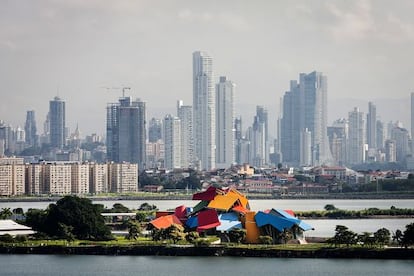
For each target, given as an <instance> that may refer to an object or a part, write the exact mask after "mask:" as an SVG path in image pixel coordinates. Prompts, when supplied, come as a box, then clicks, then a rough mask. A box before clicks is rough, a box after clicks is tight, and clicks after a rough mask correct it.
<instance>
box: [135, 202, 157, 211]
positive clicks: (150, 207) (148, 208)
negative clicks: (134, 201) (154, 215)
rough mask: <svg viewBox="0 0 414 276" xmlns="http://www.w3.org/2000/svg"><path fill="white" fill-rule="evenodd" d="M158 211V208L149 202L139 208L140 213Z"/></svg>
mask: <svg viewBox="0 0 414 276" xmlns="http://www.w3.org/2000/svg"><path fill="white" fill-rule="evenodd" d="M156 209H157V206H155V205H151V204H149V203H147V202H144V203H142V204H141V205H140V206H139V208H138V210H139V211H153V210H156Z"/></svg>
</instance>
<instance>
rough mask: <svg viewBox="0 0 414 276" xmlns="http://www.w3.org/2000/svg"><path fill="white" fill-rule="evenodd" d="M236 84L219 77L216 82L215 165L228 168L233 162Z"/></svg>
mask: <svg viewBox="0 0 414 276" xmlns="http://www.w3.org/2000/svg"><path fill="white" fill-rule="evenodd" d="M235 87H236V85H235V84H234V83H233V82H232V81H230V80H227V79H226V77H220V82H219V83H217V84H216V137H217V138H216V167H217V168H223V169H224V168H229V167H230V166H231V165H232V164H233V163H234V162H235V152H234V149H235V148H234V146H235V133H234V119H235V113H234V97H235V95H234V93H235V91H234V90H235Z"/></svg>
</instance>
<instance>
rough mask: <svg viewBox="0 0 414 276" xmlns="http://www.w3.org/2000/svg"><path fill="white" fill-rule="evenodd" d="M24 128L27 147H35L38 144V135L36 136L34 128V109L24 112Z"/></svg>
mask: <svg viewBox="0 0 414 276" xmlns="http://www.w3.org/2000/svg"><path fill="white" fill-rule="evenodd" d="M24 130H25V132H26V137H25V138H26V145H27V146H28V147H35V146H38V144H39V141H38V136H37V128H36V118H35V111H34V110H28V111H27V113H26V123H25V125H24Z"/></svg>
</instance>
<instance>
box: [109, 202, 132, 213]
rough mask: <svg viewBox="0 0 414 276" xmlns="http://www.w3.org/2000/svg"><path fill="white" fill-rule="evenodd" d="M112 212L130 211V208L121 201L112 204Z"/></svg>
mask: <svg viewBox="0 0 414 276" xmlns="http://www.w3.org/2000/svg"><path fill="white" fill-rule="evenodd" d="M110 211H111V213H129V211H130V210H129V208H128V207H126V206H124V205H123V204H121V203H115V204H114V205H112V209H111V210H110Z"/></svg>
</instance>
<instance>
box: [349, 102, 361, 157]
mask: <svg viewBox="0 0 414 276" xmlns="http://www.w3.org/2000/svg"><path fill="white" fill-rule="evenodd" d="M363 116H364V113H363V112H361V111H359V109H358V108H357V107H355V108H354V110H353V111H351V112H349V113H348V122H349V139H348V164H350V165H353V164H361V163H363V162H364V145H365V141H364V123H365V122H364V117H363Z"/></svg>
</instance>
